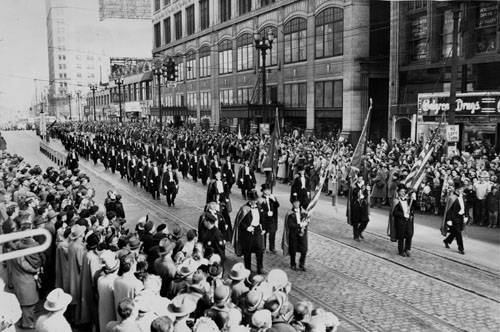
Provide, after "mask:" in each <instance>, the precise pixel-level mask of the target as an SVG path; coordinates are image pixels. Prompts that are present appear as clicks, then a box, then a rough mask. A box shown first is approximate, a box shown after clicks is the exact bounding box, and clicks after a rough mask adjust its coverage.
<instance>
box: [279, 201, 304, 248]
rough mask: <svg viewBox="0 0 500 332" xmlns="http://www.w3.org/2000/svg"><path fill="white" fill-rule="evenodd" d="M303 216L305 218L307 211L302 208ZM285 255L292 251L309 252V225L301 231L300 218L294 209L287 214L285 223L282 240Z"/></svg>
mask: <svg viewBox="0 0 500 332" xmlns="http://www.w3.org/2000/svg"><path fill="white" fill-rule="evenodd" d="M300 215H301V218H305V217H306V215H305V212H304V211H303V210H301V213H300ZM281 247H282V249H283V255H285V256H286V255H288V254H289V253H291V252H300V253H307V226H306V227H305V228H304V231H303V232H301V230H300V226H299V220H297V215H296V214H295V211H294V210H290V211H288V212H287V214H286V215H285V225H284V231H283V240H282V242H281Z"/></svg>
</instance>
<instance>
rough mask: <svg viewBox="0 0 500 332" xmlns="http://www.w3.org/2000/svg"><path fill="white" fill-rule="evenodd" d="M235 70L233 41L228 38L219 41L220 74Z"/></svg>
mask: <svg viewBox="0 0 500 332" xmlns="http://www.w3.org/2000/svg"><path fill="white" fill-rule="evenodd" d="M232 71H233V43H232V41H230V40H228V39H226V40H224V41H222V42H220V43H219V74H227V73H231V72H232Z"/></svg>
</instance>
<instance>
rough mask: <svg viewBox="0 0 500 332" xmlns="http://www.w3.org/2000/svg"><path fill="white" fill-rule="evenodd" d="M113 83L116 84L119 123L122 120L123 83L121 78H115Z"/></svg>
mask: <svg viewBox="0 0 500 332" xmlns="http://www.w3.org/2000/svg"><path fill="white" fill-rule="evenodd" d="M115 84H116V85H117V86H118V107H119V108H120V123H121V122H122V121H123V120H122V89H121V86H122V85H123V78H121V77H120V78H117V79H115Z"/></svg>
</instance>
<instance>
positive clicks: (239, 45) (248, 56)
mask: <svg viewBox="0 0 500 332" xmlns="http://www.w3.org/2000/svg"><path fill="white" fill-rule="evenodd" d="M236 52H237V61H238V71H241V70H248V69H251V68H253V38H252V35H251V34H249V33H246V34H244V35H241V36H240V37H239V38H238V39H237V40H236Z"/></svg>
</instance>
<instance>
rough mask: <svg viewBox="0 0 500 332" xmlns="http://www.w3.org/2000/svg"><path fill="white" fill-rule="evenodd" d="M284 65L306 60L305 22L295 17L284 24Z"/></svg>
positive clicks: (303, 19)
mask: <svg viewBox="0 0 500 332" xmlns="http://www.w3.org/2000/svg"><path fill="white" fill-rule="evenodd" d="M284 32H285V63H291V62H298V61H304V60H306V41H307V21H306V19H305V18H301V17H297V18H294V19H292V20H290V21H288V23H286V24H285V28H284Z"/></svg>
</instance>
